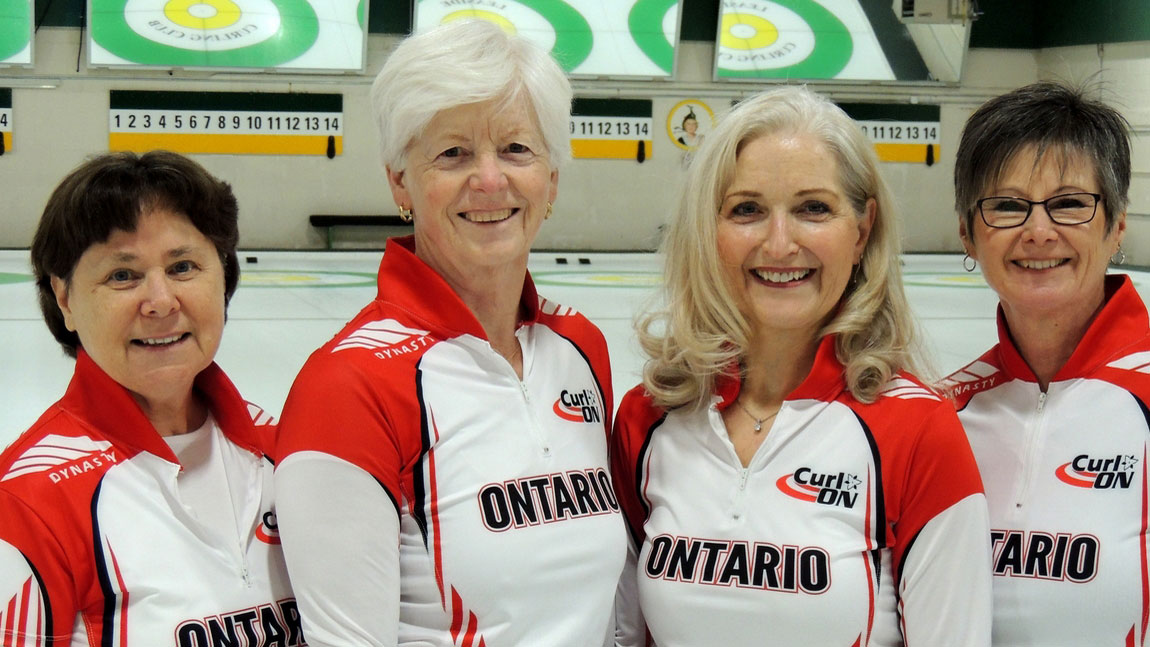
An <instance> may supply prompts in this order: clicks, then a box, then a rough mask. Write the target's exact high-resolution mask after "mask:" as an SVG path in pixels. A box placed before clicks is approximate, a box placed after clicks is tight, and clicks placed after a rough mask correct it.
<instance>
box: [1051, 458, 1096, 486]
mask: <svg viewBox="0 0 1150 647" xmlns="http://www.w3.org/2000/svg"><path fill="white" fill-rule="evenodd" d="M1054 475H1055V476H1057V477H1058V480H1059V481H1062V482H1063V483H1065V484H1067V485H1073V486H1074V487H1084V488H1092V487H1094V479H1095V478H1097V477H1098V474H1096V473H1094V472H1078V471H1075V470H1074V469H1073V468H1072V467H1071V466H1070V463H1066V464H1065V465H1062V466H1060V467H1059V468H1058V469H1056V470H1054Z"/></svg>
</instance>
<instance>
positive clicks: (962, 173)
mask: <svg viewBox="0 0 1150 647" xmlns="http://www.w3.org/2000/svg"><path fill="white" fill-rule="evenodd" d="M1030 145H1034V146H1037V155H1038V158H1039V159H1041V158H1042V156H1043V155H1045V154H1046V153H1047V152H1050V151H1054V152H1055V153H1061V154H1062V155H1063V156H1065V155H1066V154H1075V153H1080V154H1082V155H1084V156H1085V157H1086V159H1088V160H1090V161H1091V162H1092V163H1093V165H1094V173H1095V178H1096V179H1097V181H1098V187H1099V191H1100V192H1101V193H1102V197H1103V198H1104V199H1105V204H1106V211H1105V213H1106V231H1110V228H1111V227H1113V226H1114V223H1115V220H1116V219H1117V217H1118V215H1119V214H1121V213H1125V212H1126V205H1127V204H1128V203H1129V192H1130V124H1129V122H1127V121H1126V118H1125V117H1123V116H1122V114H1121V113H1119V112H1118V111H1117V110H1115V109H1114V108H1112V107H1110V106H1108V105H1106V104H1105V103H1103V102H1101V101H1099V100H1097V99H1092V98H1089V97H1087V96H1086V90H1084V89H1082V88H1075V87H1071V86H1068V85H1065V84H1062V83H1057V82H1054V81H1039V82H1038V83H1032V84H1030V85H1027V86H1024V87H1021V88H1018V89H1017V90H1013V91H1011V92H1007V93H1006V94H1003V95H1001V96H998V97H995V98H993V99H991V100H990V101H987V102H986V103H984V104H983V105H982V107H980V108H979V109H978V110H977V111H975V113H974V114H972V115H971V116H970V119H967V121H966V126H965V127H963V129H962V139H961V140H960V142H959V144H958V152H957V154H956V158H955V164H954V207H955V210H956V211H957V212H958V215H959V218H961V219H962V220H963V223H964V224H965V225H966V230H967V231H971V228H972V227H973V226H974V205H975V202H977V201H978V199H979V198H980V197H985V196H983V195H981V194H982V192H983V191H985V190H986V189H987V187H989V186H990V185H991V184H992V183H994V182H997V181H998V180H999V179H1000V178H1001V177H1002V173H1003V172H1004V171H1005V170H1006V167H1007V165H1008V164H1010V162H1011V160H1012V159H1013V158H1014V156H1015V155H1017V154H1018V153H1019V151H1021V150H1022V149H1024V148H1026V147H1027V146H1030ZM1064 163H1065V162H1064Z"/></svg>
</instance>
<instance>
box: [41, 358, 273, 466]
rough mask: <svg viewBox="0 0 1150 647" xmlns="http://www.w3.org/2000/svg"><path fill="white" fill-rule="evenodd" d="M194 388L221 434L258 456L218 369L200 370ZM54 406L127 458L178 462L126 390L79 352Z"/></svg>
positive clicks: (245, 416) (253, 435)
mask: <svg viewBox="0 0 1150 647" xmlns="http://www.w3.org/2000/svg"><path fill="white" fill-rule="evenodd" d="M194 388H195V389H196V390H198V391H199V392H200V393H201V394H202V395H203V396H204V399H205V400H206V401H207V403H208V408H209V409H211V411H212V415H213V416H214V417H215V419H216V422H217V424H219V427H220V429H221V430H222V431H223V432H224V435H225V436H227V437H228V438H229V439H230V440H231V441H232V442H234V443H236V444H237V445H240V446H241V447H244V448H245V449H247V450H249V451H252V452H254V453H257V454H260V453H263V452H261V450H260V446H261V445H262V444H263V443H261V442H260V438H259V436H258V434H257V432H256V430H255V427H254V425H253V423H252V419H251V415H250V414H249V413H248V411H247V406H246V404H245V402H244V400H243V399H242V398H241V397H240V394H239V392H238V391H237V390H236V387H235V385H233V384H232V382H231V380H229V379H228V377H227V376H226V375H224V372H223V370H222V369H220V367H219V366H217V365H216V364H215V363H214V362H213V363H212V364H211V365H210V366H208V367H207V368H205V369H204V370H203V371H200V374H199V375H198V376H196V381H195V387H194ZM58 405H59V406H60V408H62V409H64V410H65V411H68V412H69V413H71V414H73V415H75V416H76V417H78V418H80V419H81V420H83V421H85V422H87V423H88V424H90V425H91V426H92V427H94V428H95V429H97V430H98V431H99V432H100V433H101V434H103V435H104V436H106V437H107V438H108V439H109V440H112V441H114V442H115V443H116V444H117V445H120V446H122V447H123V448H124V449H125V450H126V451H127V452H128V453H129V455H135V454H136V453H138V452H141V451H145V452H148V453H151V454H155V455H156V456H158V457H160V458H162V459H164V460H166V461H168V462H171V463H175V464H177V465H178V464H179V460H177V459H176V456H175V454H173V453H172V450H171V448H170V447H168V444H167V443H166V442H164V439H163V437H161V436H160V434H159V432H157V431H156V428H155V427H153V426H152V423H151V422H150V421H149V420H148V418H147V417H146V416H145V415H144V412H143V410H142V409H140V405H138V404H136V401H135V399H133V398H132V395H131V393H130V392H129V391H128V389H126V388H124V387H123V386H122V385H121V384H120V383H119V382H116V381H115V380H113V379H112V378H111V377H109V376H108V374H107V373H105V372H104V371H103V369H101V368H100V367H99V366H98V365H97V364H96V362H94V361H92V358H91V357H90V356H89V355H88V354H87V353H86V352H84V349H82V348H81V349H78V350H77V353H76V370H75V372H74V373H73V375H72V381H71V383H69V384H68V390H67V391H66V392H65V393H64V397H63V398H61V399H60V402H59V403H58Z"/></svg>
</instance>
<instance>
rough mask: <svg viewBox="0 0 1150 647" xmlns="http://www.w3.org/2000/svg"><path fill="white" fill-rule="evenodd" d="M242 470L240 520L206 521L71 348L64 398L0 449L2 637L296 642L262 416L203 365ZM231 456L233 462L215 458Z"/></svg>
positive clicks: (84, 646) (186, 645)
mask: <svg viewBox="0 0 1150 647" xmlns="http://www.w3.org/2000/svg"><path fill="white" fill-rule="evenodd" d="M195 389H196V391H197V392H198V393H199V394H200V395H201V396H202V397H203V398H204V399H205V401H207V403H208V406H209V408H210V409H211V412H212V417H213V418H214V419H215V421H216V423H217V424H218V426H219V428H220V430H221V431H222V432H223V434H224V436H225V437H226V438H227V440H228V441H229V442H228V443H226V444H225V446H224V447H223V448H222V451H227V452H234V453H235V456H236V458H235V460H236V461H237V462H238V463H239V464H242V465H244V467H245V468H246V469H245V470H244V474H245V479H244V480H243V482H239V483H235V482H233V483H229V487H230V488H231V490H232V491H233V495H235V493H236V491H237V490H238V492H239V493H240V495H241V498H242V499H243V500H244V503H243V505H242V506H241V507H240V508H239V509H237V510H236V515H237V517H238V518H237V521H238V522H239V523H241V524H243V525H244V526H245V527H246V532H244V533H241V535H240V537H239V538H238V542H237V534H236V527H235V526H234V525H233V524H232V523H231V522H230V519H229V524H228V525H229V527H228V528H215V527H211V526H208V525H205V524H204V523H203V522H201V521H200V520H199V519H198V518H196V517H195V516H194V514H193V513H192V511H191V509H190V508H189V507H187V506H186V505H185V504H184V503H183V502H182V500H181V498H180V491H179V488H178V486H177V480H176V477H177V475H178V474H179V472H180V469H181V467H180V463H179V461H178V459H177V458H176V456H175V455H174V454H173V453H172V450H171V449H170V448H169V447H168V444H167V443H166V442H164V439H163V438H162V437H161V436H160V435H159V434H158V433H157V432H156V430H155V427H153V426H152V425H151V423H150V422H149V421H148V419H147V418H146V417H145V416H144V414H143V412H142V411H141V410H140V408H139V406H138V405H137V404H136V402H135V400H134V399H133V398H132V395H131V394H130V393H129V392H128V390H127V389H125V388H124V387H122V386H121V385H119V384H118V383H116V382H115V381H114V380H113V379H112V378H111V377H109V376H108V375H107V374H106V373H104V372H103V371H102V370H100V368H99V367H98V366H96V364H95V362H93V361H92V359H91V358H90V357H89V356H88V355H87V354H86V353H85V352H84V351H83V350H80V352H79V356H78V357H77V359H76V370H75V375H74V376H73V378H72V382H71V384H70V385H69V386H68V390H67V392H66V393H65V394H64V397H63V398H61V399H60V401H58V402H57V403H56V404H54V405H52V406H51V407H50V408H49V409H48V410H47V411H46V412H45V413H44V414H43V415H42V416H41V417H40V419H39V420H38V421H37V422H36V423H35V424H34V425H33V426H32V428H31V429H29V430H28V431H27V432H25V433H24V434H23V435H22V436H20V438H18V439H17V440H16V442H15V443H13V444H12V445H11V446H10V447H8V449H7V450H5V451H4V453H3V454H0V645H3V646H4V647H48V646H53V647H64V646H71V647H229V646H231V647H237V646H240V645H242V646H243V647H298V646H302V645H306V643H305V642H304V637H303V634H302V631H301V620H300V614H299V611H298V609H297V607H296V602H295V598H294V597H293V595H292V592H291V588H290V586H289V583H288V578H287V571H286V569H285V567H284V560H283V554H282V550H281V547H280V540H279V535H278V531H277V524H276V516H275V507H274V500H273V493H272V463H271V460H270V458H269V457H270V456H271V455H272V453H271V449H270V448H271V445H272V443H273V432H274V425H272V424H269V423H270V422H271V418H270V417H269V416H268V415H267V414H264V413H263V412H262V411H260V410H259V409H258V408H256V407H254V406H252V405H249V404H248V403H246V402H244V400H243V399H242V398H240V395H239V393H238V392H237V391H236V389H235V387H234V386H233V385H232V383H231V382H230V381H229V380H228V378H227V377H226V376H225V375H224V373H223V371H221V370H220V368H219V367H218V366H217V365H215V364H212V365H210V366H209V367H208V368H206V369H204V370H203V371H202V372H201V373H200V374H199V376H197V378H196V383H195ZM229 460H232V459H229Z"/></svg>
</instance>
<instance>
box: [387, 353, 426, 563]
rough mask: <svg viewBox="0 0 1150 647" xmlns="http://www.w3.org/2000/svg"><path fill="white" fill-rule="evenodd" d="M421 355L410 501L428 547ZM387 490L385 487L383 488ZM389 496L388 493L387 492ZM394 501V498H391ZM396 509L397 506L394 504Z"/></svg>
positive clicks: (414, 516)
mask: <svg viewBox="0 0 1150 647" xmlns="http://www.w3.org/2000/svg"><path fill="white" fill-rule="evenodd" d="M422 365H423V357H420V358H419V362H418V363H416V365H415V401H416V402H417V403H419V442H420V447H419V457H418V458H416V459H415V465H414V466H413V467H412V470H411V473H412V478H411V496H412V498H414V499H415V500H414V501H413V502H412V503H413V504H414V505H413V508H414V510H413V512H412V515H411V516H412V517H413V518H414V519H415V524H416V525H417V526H419V534H421V535H423V547H424V548H429V546H428V544H427V513H426V512H425V507H424V503H425V502H426V501H427V492H426V491H425V490H424V487H423V463H424V461H426V460H427V452H429V451H431V429H430V427H429V426H428V424H427V405H426V403H425V402H424V401H423V368H422ZM384 490H387V488H384ZM389 496H390V493H389ZM392 502H395V499H392ZM395 507H396V510H398V509H399V506H398V505H396V506H395Z"/></svg>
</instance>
